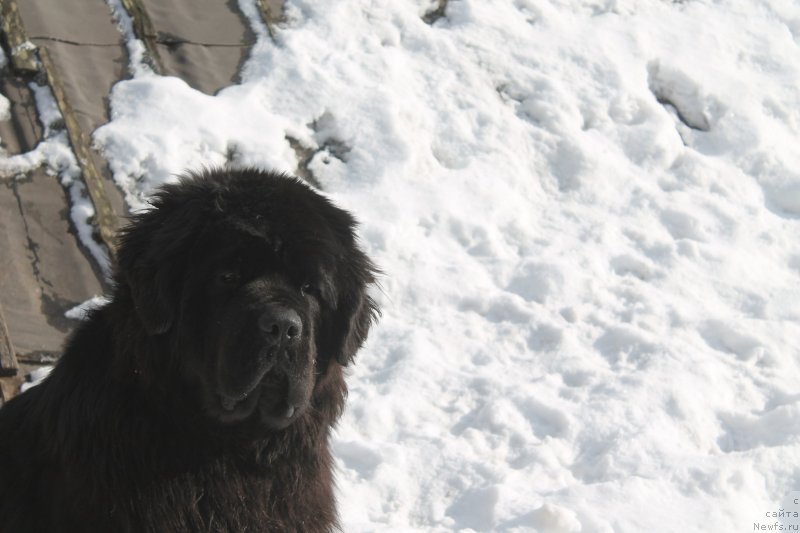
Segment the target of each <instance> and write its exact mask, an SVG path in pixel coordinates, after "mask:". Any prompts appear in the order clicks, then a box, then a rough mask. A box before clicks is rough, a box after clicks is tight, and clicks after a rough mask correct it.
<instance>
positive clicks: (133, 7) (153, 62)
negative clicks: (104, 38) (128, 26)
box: [122, 0, 164, 74]
mask: <svg viewBox="0 0 800 533" xmlns="http://www.w3.org/2000/svg"><path fill="white" fill-rule="evenodd" d="M122 7H123V8H125V11H127V12H128V15H129V16H130V17H131V19H133V32H134V33H135V34H136V37H138V38H139V39H140V40H141V41H142V42H143V43H144V47H145V50H146V51H147V54H146V55H145V61H146V62H147V63H148V64H149V65H150V68H152V69H153V72H155V73H156V74H163V73H164V64H163V62H162V61H161V55H160V54H159V53H158V47H157V46H156V44H157V42H158V33H157V32H156V30H155V28H154V27H153V22H152V21H151V20H150V15H148V14H147V10H146V9H145V8H144V6H143V5H142V3H141V2H140V1H139V0H122Z"/></svg>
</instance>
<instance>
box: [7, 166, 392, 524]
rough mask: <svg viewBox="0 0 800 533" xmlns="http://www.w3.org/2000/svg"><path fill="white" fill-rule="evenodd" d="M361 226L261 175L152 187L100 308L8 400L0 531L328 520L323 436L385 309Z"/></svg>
mask: <svg viewBox="0 0 800 533" xmlns="http://www.w3.org/2000/svg"><path fill="white" fill-rule="evenodd" d="M354 227H355V222H354V220H353V217H352V216H351V215H350V214H349V213H347V212H346V211H343V210H342V209H339V208H337V207H335V206H334V205H333V204H331V202H329V201H328V200H327V199H325V198H324V197H322V196H320V195H319V194H317V193H316V192H314V191H313V190H311V189H310V188H309V187H308V186H306V185H304V184H303V183H302V182H300V181H299V180H297V179H293V178H289V177H286V176H282V175H277V174H274V173H270V172H264V171H258V170H238V171H231V170H213V171H206V172H204V173H199V174H195V175H189V176H187V177H185V178H184V179H182V180H181V181H180V182H178V183H175V184H170V185H166V186H164V187H162V188H161V189H160V190H159V191H158V192H157V193H156V194H155V196H154V198H153V199H152V209H149V210H147V211H144V212H141V213H139V214H136V215H134V216H133V219H132V223H131V224H130V225H129V226H128V227H127V228H126V229H124V230H122V233H121V235H120V242H119V249H118V254H117V265H116V271H115V274H114V290H113V293H112V295H111V298H110V301H109V303H108V304H106V305H105V306H104V307H102V308H100V309H97V310H94V311H92V312H91V313H90V315H89V317H88V320H87V321H86V322H85V323H84V324H82V325H81V326H80V327H79V328H78V330H77V331H76V332H75V333H74V334H73V335H72V337H71V338H70V340H69V341H68V343H67V345H66V350H65V352H64V355H63V357H62V358H61V360H60V361H59V362H58V364H57V365H56V367H55V369H54V370H53V371H52V373H51V374H50V376H49V377H48V378H47V379H46V380H45V381H44V382H43V383H42V384H41V385H39V386H37V387H34V388H32V389H31V390H29V391H27V392H25V393H23V394H21V395H20V396H18V397H17V398H15V399H13V400H12V401H10V402H8V403H7V404H6V406H4V407H3V408H2V409H0V531H3V532H13V533H26V532H70V533H71V532H77V531H80V532H87V531H102V532H114V533H116V532H135V533H140V532H159V533H161V532H182V531H192V532H194V531H198V532H201V531H202V532H206V531H209V532H211V531H226V532H237V533H242V532H257V531H280V532H290V531H308V532H315V531H331V530H335V529H337V514H336V506H335V501H334V494H333V475H332V464H331V455H330V451H329V448H328V436H329V433H330V430H331V427H332V426H333V424H334V423H335V422H336V420H337V418H338V417H339V416H340V415H341V413H342V409H343V407H344V402H345V397H346V395H347V388H346V386H345V382H344V373H343V367H344V366H346V365H347V364H348V363H350V362H351V361H352V360H353V357H354V355H355V354H356V352H357V351H358V349H359V347H360V346H361V344H362V343H363V342H364V340H365V338H366V336H367V332H368V330H369V328H370V325H371V324H372V322H373V321H374V320H375V318H376V316H377V314H378V310H377V307H376V305H375V303H374V302H373V301H372V300H371V299H370V297H369V296H368V294H367V288H368V286H370V285H371V284H372V283H374V281H375V274H376V270H375V268H374V267H373V265H372V263H371V262H370V260H369V259H368V258H367V256H366V255H365V254H364V252H363V251H362V250H361V249H360V248H359V246H358V244H357V241H356V237H355V234H354Z"/></svg>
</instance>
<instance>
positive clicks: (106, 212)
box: [39, 47, 117, 256]
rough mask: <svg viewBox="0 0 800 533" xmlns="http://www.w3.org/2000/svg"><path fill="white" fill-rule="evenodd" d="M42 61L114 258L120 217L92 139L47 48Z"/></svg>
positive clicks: (41, 52) (97, 220) (101, 237)
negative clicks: (99, 164) (103, 177)
mask: <svg viewBox="0 0 800 533" xmlns="http://www.w3.org/2000/svg"><path fill="white" fill-rule="evenodd" d="M39 60H40V61H41V63H42V68H43V69H44V72H45V74H46V76H47V83H48V85H50V90H51V91H52V92H53V97H54V98H55V99H56V103H57V104H58V108H59V110H60V111H61V116H62V117H63V118H64V124H65V125H66V128H67V136H68V137H69V142H70V145H71V146H72V151H73V152H74V154H75V158H76V159H77V160H78V165H80V167H81V175H82V177H83V182H84V184H85V185H86V189H87V190H88V192H89V197H90V198H91V200H92V204H93V205H94V211H95V215H94V223H95V226H96V227H97V230H98V233H99V241H100V242H102V243H103V244H105V245H106V247H107V248H108V251H109V253H110V254H111V255H112V256H113V254H114V251H115V249H116V240H115V239H116V227H117V216H116V214H115V213H114V210H113V209H112V208H111V202H109V200H108V197H107V196H106V192H105V186H104V184H103V179H102V177H101V175H100V171H99V170H98V169H97V166H95V163H94V160H93V159H92V155H91V152H90V148H89V146H90V145H89V137H88V135H87V134H86V133H85V132H84V131H83V129H82V128H81V127H80V125H79V124H78V120H77V119H76V118H75V112H74V111H73V109H72V106H71V105H70V103H69V100H68V99H67V95H66V92H65V91H64V87H63V85H62V84H61V82H60V80H59V78H58V74H57V73H56V69H55V66H54V65H53V62H52V60H51V59H50V54H49V53H48V52H47V48H46V47H41V48H39Z"/></svg>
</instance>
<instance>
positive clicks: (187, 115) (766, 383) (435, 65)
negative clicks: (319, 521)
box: [94, 0, 800, 532]
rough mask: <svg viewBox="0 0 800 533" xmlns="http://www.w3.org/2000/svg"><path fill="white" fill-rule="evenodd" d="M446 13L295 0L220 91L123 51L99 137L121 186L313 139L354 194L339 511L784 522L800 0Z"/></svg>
mask: <svg viewBox="0 0 800 533" xmlns="http://www.w3.org/2000/svg"><path fill="white" fill-rule="evenodd" d="M239 2H240V6H241V7H242V9H243V11H245V12H246V13H251V14H254V13H255V11H254V2H253V0H239ZM110 3H111V5H116V3H115V0H110ZM435 7H436V6H435V3H432V2H430V1H427V0H375V1H372V2H359V1H355V0H350V1H344V0H339V1H333V0H329V1H309V0H290V1H289V2H288V5H287V17H288V20H287V22H286V24H285V25H283V26H282V27H280V28H279V29H278V32H277V35H276V39H275V40H274V41H273V40H271V39H270V38H269V37H268V36H267V33H266V31H265V28H264V27H263V26H262V25H261V23H260V22H259V21H258V20H257V18H256V17H255V16H254V15H253V16H251V19H252V24H253V26H254V30H255V31H256V34H257V35H259V36H260V39H259V44H258V45H257V46H256V47H255V48H254V50H253V52H252V55H251V57H250V59H249V61H248V62H247V64H246V66H245V70H244V73H243V82H242V83H241V84H240V85H237V86H233V87H229V88H227V89H225V90H223V91H221V92H220V93H219V94H217V95H216V96H213V97H212V96H207V95H204V94H201V93H199V92H197V91H195V90H193V89H191V88H190V87H189V86H187V85H186V84H185V83H184V82H182V81H181V80H178V79H175V78H168V77H159V76H155V75H153V74H152V73H150V72H149V71H148V69H147V68H146V66H144V65H143V64H141V62H140V59H139V58H140V57H141V54H140V53H137V54H134V58H135V59H134V61H133V63H132V65H131V72H133V73H134V77H133V78H132V79H130V80H128V81H124V82H121V83H119V84H117V85H116V86H115V88H114V92H113V95H112V99H111V105H112V120H111V122H110V123H109V124H107V125H106V126H104V127H102V128H100V129H99V130H97V131H96V132H95V135H94V140H95V142H96V144H97V145H98V146H99V147H101V148H102V149H103V151H104V153H105V155H106V156H107V158H108V159H109V161H110V164H111V168H112V169H113V172H114V177H115V180H116V181H117V183H119V185H120V187H122V188H123V189H124V190H125V191H126V194H127V200H128V202H129V203H130V204H131V206H132V207H134V208H140V207H142V206H143V205H144V203H143V202H144V199H145V198H146V196H147V194H148V193H149V192H150V191H152V189H153V188H154V187H155V186H157V185H159V184H160V183H163V182H165V181H169V180H171V179H174V175H175V174H176V173H178V172H180V171H181V170H183V169H185V168H199V167H201V166H203V165H214V164H224V163H233V164H238V165H259V166H266V167H270V168H277V169H280V170H285V171H289V172H291V171H294V170H295V169H296V168H297V166H298V159H297V156H296V153H295V151H294V150H293V149H292V144H297V143H299V144H301V145H303V146H305V147H306V148H309V149H311V150H313V151H314V152H315V155H314V157H313V158H312V159H311V160H310V161H309V162H308V168H309V169H310V171H311V172H312V173H313V175H314V177H315V178H316V179H317V180H318V181H319V182H320V183H321V185H322V187H323V189H324V191H325V193H326V194H328V195H330V196H331V197H332V198H333V199H334V200H335V201H336V202H337V203H339V204H340V205H342V206H343V207H346V208H348V209H350V210H352V211H353V212H354V213H356V214H357V216H358V218H359V219H360V221H361V222H362V228H361V234H362V237H363V242H364V245H365V247H366V249H367V250H368V251H369V253H370V254H371V255H372V256H373V257H374V259H375V260H376V262H377V263H378V264H379V265H380V266H381V268H382V269H383V271H384V272H385V276H384V277H383V278H382V280H381V284H382V291H381V292H379V293H377V294H376V297H377V299H378V300H379V301H380V303H381V306H382V308H383V319H382V321H381V323H380V324H379V326H378V327H377V328H376V329H375V330H374V331H373V333H372V335H371V338H370V341H369V343H368V345H367V346H366V347H365V349H364V350H362V352H361V353H360V356H359V359H358V361H357V363H358V364H356V365H355V366H354V367H353V370H352V372H351V376H350V379H349V383H350V387H351V395H350V401H349V407H348V410H347V412H346V414H345V416H344V418H343V420H342V421H341V423H340V426H339V428H338V431H337V433H336V435H335V438H334V441H333V448H334V451H335V454H336V457H337V465H338V470H339V471H338V486H339V501H340V508H341V514H342V519H343V524H344V530H345V531H347V532H359V531H470V530H474V531H539V532H574V531H583V532H611V531H615V532H643V531H659V532H660V531H664V532H682V531H725V532H735V531H753V530H754V528H755V530H761V529H759V528H760V526H761V525H763V526H765V528H766V527H768V526H770V527H775V526H776V525H779V526H783V527H784V530H796V531H797V530H800V518H794V517H795V516H800V515H793V514H792V513H794V512H795V511H797V512H800V506H797V505H795V504H794V502H797V501H800V500H798V499H797V498H798V495H800V493H794V496H792V494H790V493H791V491H800V348H798V346H800V341H799V340H798V339H800V322H799V320H800V239H799V238H798V237H800V4H798V3H796V2H794V1H791V0H763V1H756V0H714V1H712V0H684V1H681V0H673V1H668V0H589V1H585V0H584V1H579V0H513V1H512V0H451V1H450V2H449V3H448V4H447V7H446V10H445V13H444V14H445V16H444V17H442V18H439V19H438V20H436V21H435V22H433V23H432V24H428V23H426V22H425V21H424V20H423V16H424V15H425V14H426V13H431V12H432V11H433V10H434V8H435ZM120 22H121V25H122V26H123V27H126V25H127V24H128V21H126V20H124V17H123V19H122V20H121V21H120ZM129 48H130V49H131V50H133V51H137V50H140V47H137V44H136V43H130V45H129ZM290 139H291V142H290Z"/></svg>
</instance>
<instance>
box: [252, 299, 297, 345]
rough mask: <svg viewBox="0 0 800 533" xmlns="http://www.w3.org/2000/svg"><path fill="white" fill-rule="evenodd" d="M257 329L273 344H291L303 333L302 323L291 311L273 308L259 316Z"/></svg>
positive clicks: (283, 308)
mask: <svg viewBox="0 0 800 533" xmlns="http://www.w3.org/2000/svg"><path fill="white" fill-rule="evenodd" d="M258 327H259V328H261V331H263V332H264V333H266V334H267V336H268V338H269V339H270V340H271V341H272V342H274V343H275V344H280V343H291V342H293V341H296V340H298V339H299V338H300V335H302V333H303V321H302V320H300V315H298V314H297V312H296V311H294V310H293V309H287V308H285V307H278V308H273V309H270V310H269V311H267V312H266V313H264V314H263V315H261V318H259V319H258Z"/></svg>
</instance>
